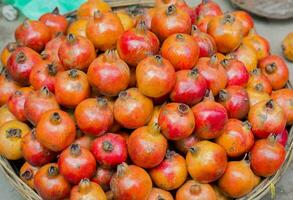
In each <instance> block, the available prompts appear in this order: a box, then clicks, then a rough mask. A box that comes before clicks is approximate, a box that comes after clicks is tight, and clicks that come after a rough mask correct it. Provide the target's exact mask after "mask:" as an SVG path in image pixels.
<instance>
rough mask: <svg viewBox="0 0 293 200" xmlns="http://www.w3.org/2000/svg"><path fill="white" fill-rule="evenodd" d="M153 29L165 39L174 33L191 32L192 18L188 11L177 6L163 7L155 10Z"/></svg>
mask: <svg viewBox="0 0 293 200" xmlns="http://www.w3.org/2000/svg"><path fill="white" fill-rule="evenodd" d="M151 30H152V31H153V32H154V33H155V34H156V35H157V36H158V37H159V39H160V40H161V41H164V40H165V39H166V38H167V37H169V36H170V35H172V34H174V33H186V34H189V33H190V32H191V19H190V16H189V14H188V13H186V12H184V11H183V10H181V9H180V8H177V6H175V5H174V4H173V5H170V6H168V7H161V8H158V9H157V10H156V11H155V14H154V16H153V18H152V25H151Z"/></svg>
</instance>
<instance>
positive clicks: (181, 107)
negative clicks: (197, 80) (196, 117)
mask: <svg viewBox="0 0 293 200" xmlns="http://www.w3.org/2000/svg"><path fill="white" fill-rule="evenodd" d="M188 110H189V108H188V105H186V104H184V103H180V104H179V105H178V111H179V113H180V114H186V113H187V112H188Z"/></svg>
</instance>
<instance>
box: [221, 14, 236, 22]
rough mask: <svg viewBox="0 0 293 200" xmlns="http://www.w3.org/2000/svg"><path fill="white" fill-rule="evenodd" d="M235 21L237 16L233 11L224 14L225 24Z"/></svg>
mask: <svg viewBox="0 0 293 200" xmlns="http://www.w3.org/2000/svg"><path fill="white" fill-rule="evenodd" d="M234 21H235V17H234V16H233V15H232V14H231V13H228V14H226V15H225V16H224V20H223V23H224V24H232V23H233V22H234Z"/></svg>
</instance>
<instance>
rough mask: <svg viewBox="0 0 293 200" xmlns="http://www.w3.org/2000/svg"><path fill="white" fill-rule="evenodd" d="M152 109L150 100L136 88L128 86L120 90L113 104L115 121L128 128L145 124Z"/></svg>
mask: <svg viewBox="0 0 293 200" xmlns="http://www.w3.org/2000/svg"><path fill="white" fill-rule="evenodd" d="M152 111H153V102H152V100H151V99H149V98H147V97H145V96H144V95H142V94H141V93H140V92H139V91H138V89H137V88H129V89H127V90H125V91H122V92H120V93H119V97H118V98H117V100H116V101H115V104H114V117H115V119H116V121H117V122H118V123H119V124H121V125H122V126H123V127H125V128H129V129H135V128H138V127H141V126H143V125H145V124H147V123H148V121H149V119H150V118H151V115H152Z"/></svg>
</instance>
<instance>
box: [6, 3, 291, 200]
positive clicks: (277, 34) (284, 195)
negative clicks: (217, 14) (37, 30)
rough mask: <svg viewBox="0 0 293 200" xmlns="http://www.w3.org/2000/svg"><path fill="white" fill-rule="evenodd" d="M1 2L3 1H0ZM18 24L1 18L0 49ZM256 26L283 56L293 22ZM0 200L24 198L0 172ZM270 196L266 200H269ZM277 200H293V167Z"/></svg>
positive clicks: (258, 23) (262, 22)
mask: <svg viewBox="0 0 293 200" xmlns="http://www.w3.org/2000/svg"><path fill="white" fill-rule="evenodd" d="M216 1H217V2H219V3H220V4H221V6H222V8H223V10H225V11H229V10H232V9H233V7H232V6H231V5H230V3H229V1H228V0H216ZM0 2H1V0H0ZM187 2H188V3H189V4H190V5H192V6H194V5H195V4H197V3H198V2H199V0H196V1H195V0H187ZM0 4H1V3H0ZM20 21H21V19H19V21H17V22H12V23H11V22H7V21H5V20H4V19H3V17H2V16H0V49H2V48H3V46H4V45H5V44H6V43H7V42H8V41H12V40H13V33H14V30H15V27H16V26H17V24H19V23H20ZM255 24H256V28H257V31H258V32H259V33H260V34H261V35H263V36H264V37H266V38H267V39H269V41H270V43H271V47H272V53H273V54H281V47H280V43H281V41H282V39H283V38H284V37H285V35H286V34H287V33H288V32H293V20H292V19H291V20H287V21H271V20H266V19H260V18H257V17H255ZM288 64H289V63H288ZM289 67H290V71H291V75H290V80H291V81H293V64H292V63H291V64H289ZM0 194H1V195H0V200H22V199H23V198H22V197H21V196H20V195H19V194H18V193H17V191H15V190H14V189H13V188H12V187H11V186H10V185H9V184H8V183H7V181H6V179H5V178H4V176H3V174H2V173H1V172H0ZM269 199H270V197H269V195H268V196H267V197H265V198H264V200H269ZM276 199H277V200H293V165H291V167H290V169H289V170H288V171H287V173H286V175H285V176H284V177H283V178H282V180H281V181H280V183H279V184H278V185H277V197H276Z"/></svg>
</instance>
